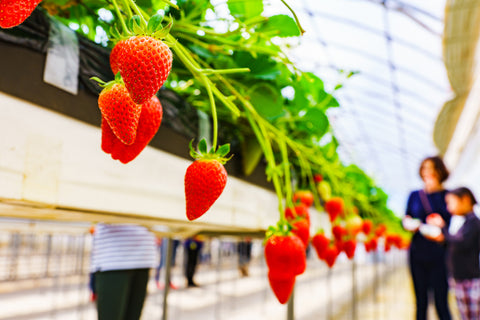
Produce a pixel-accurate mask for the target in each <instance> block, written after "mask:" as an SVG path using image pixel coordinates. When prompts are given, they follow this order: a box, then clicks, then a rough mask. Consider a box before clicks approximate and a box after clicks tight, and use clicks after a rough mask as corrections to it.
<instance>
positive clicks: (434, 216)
mask: <svg viewBox="0 0 480 320" xmlns="http://www.w3.org/2000/svg"><path fill="white" fill-rule="evenodd" d="M426 221H427V223H428V224H431V225H433V226H436V227H439V228H443V227H445V221H444V220H443V218H442V216H441V215H439V214H438V213H431V214H429V215H428V216H427V220H426Z"/></svg>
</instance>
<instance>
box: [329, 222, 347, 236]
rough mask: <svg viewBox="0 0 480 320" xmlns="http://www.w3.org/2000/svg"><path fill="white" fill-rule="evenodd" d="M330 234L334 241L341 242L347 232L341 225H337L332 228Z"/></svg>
mask: <svg viewBox="0 0 480 320" xmlns="http://www.w3.org/2000/svg"><path fill="white" fill-rule="evenodd" d="M332 234H333V237H334V238H335V240H342V238H343V237H344V236H346V235H347V230H346V229H345V227H343V226H342V225H339V224H337V225H334V226H333V227H332Z"/></svg>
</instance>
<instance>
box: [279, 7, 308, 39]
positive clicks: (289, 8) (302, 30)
mask: <svg viewBox="0 0 480 320" xmlns="http://www.w3.org/2000/svg"><path fill="white" fill-rule="evenodd" d="M281 1H282V2H283V4H284V5H285V6H286V7H287V8H288V10H290V12H291V13H292V14H293V17H294V18H295V22H296V23H297V26H298V29H299V30H300V34H301V35H303V34H304V33H305V30H304V29H303V28H302V26H301V25H300V20H298V17H297V14H296V13H295V11H293V9H292V8H291V7H290V6H289V5H288V3H287V2H286V1H285V0H281Z"/></svg>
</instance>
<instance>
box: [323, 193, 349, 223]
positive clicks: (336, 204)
mask: <svg viewBox="0 0 480 320" xmlns="http://www.w3.org/2000/svg"><path fill="white" fill-rule="evenodd" d="M343 207H344V203H343V199H342V198H339V197H334V198H331V199H330V200H328V201H327V202H325V210H326V211H327V213H328V215H329V216H330V221H332V222H333V221H335V219H337V217H338V216H339V215H340V214H342V213H343Z"/></svg>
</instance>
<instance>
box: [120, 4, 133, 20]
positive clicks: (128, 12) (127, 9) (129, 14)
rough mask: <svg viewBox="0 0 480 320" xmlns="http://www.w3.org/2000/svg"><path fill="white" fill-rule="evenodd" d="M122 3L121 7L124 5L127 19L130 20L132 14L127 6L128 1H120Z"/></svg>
mask: <svg viewBox="0 0 480 320" xmlns="http://www.w3.org/2000/svg"><path fill="white" fill-rule="evenodd" d="M122 2H123V5H124V6H125V8H126V11H127V16H128V19H130V18H131V17H132V16H133V14H132V9H130V6H129V5H128V1H127V0H122Z"/></svg>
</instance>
